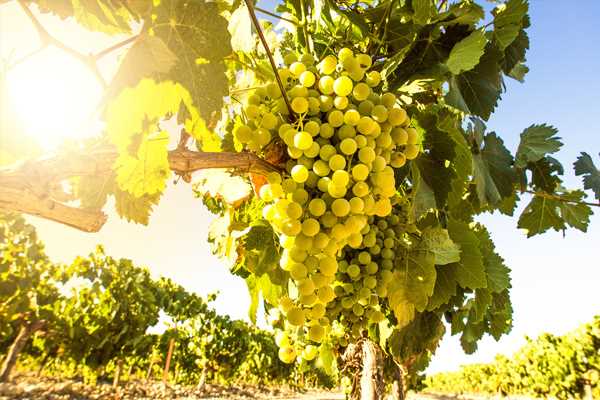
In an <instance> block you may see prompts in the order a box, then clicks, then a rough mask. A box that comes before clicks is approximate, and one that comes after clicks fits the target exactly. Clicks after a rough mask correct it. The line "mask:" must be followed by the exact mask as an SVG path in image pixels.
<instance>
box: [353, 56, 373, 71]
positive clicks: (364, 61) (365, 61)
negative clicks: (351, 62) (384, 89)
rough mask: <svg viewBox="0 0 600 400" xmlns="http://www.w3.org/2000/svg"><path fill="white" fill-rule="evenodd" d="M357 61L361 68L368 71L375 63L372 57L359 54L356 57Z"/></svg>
mask: <svg viewBox="0 0 600 400" xmlns="http://www.w3.org/2000/svg"><path fill="white" fill-rule="evenodd" d="M356 60H357V61H358V63H359V64H360V68H362V69H368V68H369V67H371V64H372V63H373V61H372V60H371V56H370V55H368V54H359V55H357V56H356Z"/></svg>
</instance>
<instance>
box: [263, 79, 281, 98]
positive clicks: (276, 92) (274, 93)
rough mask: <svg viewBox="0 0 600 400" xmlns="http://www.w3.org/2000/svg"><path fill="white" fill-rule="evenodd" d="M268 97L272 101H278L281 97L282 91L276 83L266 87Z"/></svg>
mask: <svg viewBox="0 0 600 400" xmlns="http://www.w3.org/2000/svg"><path fill="white" fill-rule="evenodd" d="M266 90H267V95H268V96H269V97H270V98H272V99H278V98H280V97H281V90H280V89H279V86H278V85H277V84H276V83H269V84H268V85H267V86H266Z"/></svg>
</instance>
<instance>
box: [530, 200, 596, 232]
mask: <svg viewBox="0 0 600 400" xmlns="http://www.w3.org/2000/svg"><path fill="white" fill-rule="evenodd" d="M584 197H585V193H584V192H583V191H581V190H574V191H572V192H565V193H561V194H560V195H557V198H556V199H555V198H548V197H545V196H534V197H533V199H532V200H531V201H530V202H529V204H528V205H527V207H525V209H524V210H523V213H522V214H521V216H520V217H519V222H518V227H519V228H522V229H526V230H527V237H531V236H534V235H537V234H540V233H544V232H546V231H547V230H548V229H550V228H552V229H554V230H555V231H561V230H564V229H566V227H567V225H569V226H571V227H573V228H576V229H579V230H580V231H583V232H585V231H586V230H587V226H588V224H589V218H590V216H591V215H592V210H591V208H590V207H589V206H588V205H586V204H582V203H577V202H580V201H581V200H582V199H583V198H584Z"/></svg>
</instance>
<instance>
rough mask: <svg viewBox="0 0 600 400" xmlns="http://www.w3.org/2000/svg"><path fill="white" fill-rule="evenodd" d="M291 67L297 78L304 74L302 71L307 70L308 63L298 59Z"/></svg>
mask: <svg viewBox="0 0 600 400" xmlns="http://www.w3.org/2000/svg"><path fill="white" fill-rule="evenodd" d="M289 69H290V72H291V73H292V74H294V76H295V77H296V78H300V75H302V73H303V72H304V71H306V65H304V64H303V63H301V62H299V61H296V62H294V63H292V64H291V65H290V68H289Z"/></svg>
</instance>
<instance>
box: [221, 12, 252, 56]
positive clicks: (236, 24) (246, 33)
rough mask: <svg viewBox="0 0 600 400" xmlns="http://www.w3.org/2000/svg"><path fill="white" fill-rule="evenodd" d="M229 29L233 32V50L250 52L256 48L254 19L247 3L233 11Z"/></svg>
mask: <svg viewBox="0 0 600 400" xmlns="http://www.w3.org/2000/svg"><path fill="white" fill-rule="evenodd" d="M227 30H228V31H229V33H230V34H231V48H232V49H233V51H241V52H244V53H250V52H251V51H252V50H253V49H254V36H253V35H252V21H251V20H250V14H249V13H248V8H247V7H246V4H245V3H242V4H240V6H239V7H238V8H237V9H236V10H235V11H234V12H232V13H231V17H230V18H229V25H228V27H227Z"/></svg>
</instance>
